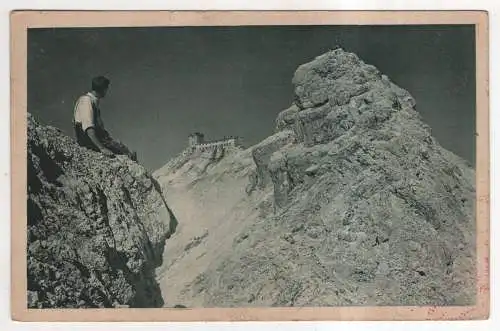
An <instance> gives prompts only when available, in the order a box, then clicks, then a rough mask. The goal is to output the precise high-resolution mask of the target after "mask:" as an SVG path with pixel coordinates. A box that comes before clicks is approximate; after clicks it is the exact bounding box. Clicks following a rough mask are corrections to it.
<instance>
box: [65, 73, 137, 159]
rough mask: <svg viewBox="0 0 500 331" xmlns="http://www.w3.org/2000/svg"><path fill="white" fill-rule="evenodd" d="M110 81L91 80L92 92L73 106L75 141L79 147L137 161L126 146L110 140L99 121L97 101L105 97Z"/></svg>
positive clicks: (135, 156)
mask: <svg viewBox="0 0 500 331" xmlns="http://www.w3.org/2000/svg"><path fill="white" fill-rule="evenodd" d="M109 84H110V80H109V79H108V78H106V77H104V76H98V77H95V78H94V79H92V90H91V91H90V92H88V93H86V94H85V95H82V96H81V97H80V98H78V101H77V102H76V105H75V112H74V118H73V126H74V128H75V134H76V140H77V142H78V144H79V145H80V146H84V147H87V148H89V149H92V150H94V151H96V152H101V153H103V154H104V155H107V156H110V157H114V156H115V155H127V156H128V157H129V158H130V159H132V160H134V161H137V154H136V153H135V152H132V151H130V150H129V149H128V148H127V146H125V145H124V144H122V143H121V142H119V141H117V140H114V139H113V138H111V136H110V134H109V133H108V131H106V129H105V128H104V124H103V122H102V119H101V110H100V108H99V100H100V99H102V98H104V97H105V96H106V93H107V92H108V88H109Z"/></svg>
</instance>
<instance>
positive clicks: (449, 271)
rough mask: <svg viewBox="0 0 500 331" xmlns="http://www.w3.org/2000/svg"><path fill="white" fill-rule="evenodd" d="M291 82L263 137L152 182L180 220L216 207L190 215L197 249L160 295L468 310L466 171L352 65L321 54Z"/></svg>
mask: <svg viewBox="0 0 500 331" xmlns="http://www.w3.org/2000/svg"><path fill="white" fill-rule="evenodd" d="M293 84H294V86H295V100H294V102H293V104H292V105H291V106H290V107H289V108H288V109H286V110H285V111H283V112H281V113H280V114H279V116H278V118H277V120H276V132H275V133H274V134H273V135H272V136H270V137H269V138H267V139H265V140H264V141H262V142H261V143H259V144H257V145H256V146H253V147H252V148H250V149H249V150H247V151H245V152H244V153H243V152H242V153H240V154H239V155H237V156H234V157H233V159H232V161H231V159H228V160H226V161H225V163H223V164H219V165H218V166H217V167H214V168H213V169H209V170H208V171H207V172H206V173H204V174H203V175H199V176H196V175H193V176H191V177H189V176H187V175H186V174H187V172H185V173H179V174H177V175H175V174H172V173H170V174H163V176H164V178H169V180H170V181H169V182H164V181H163V180H162V178H160V179H159V180H160V182H161V184H162V185H165V187H170V185H172V186H175V190H176V195H178V196H183V197H192V198H191V199H192V201H193V202H192V203H186V201H189V200H188V198H186V199H183V200H182V203H181V201H180V200H179V202H177V201H176V202H175V203H174V204H173V208H174V210H178V211H179V213H183V214H188V213H189V214H193V215H198V214H197V212H196V209H197V208H198V206H201V208H202V209H203V210H207V208H208V207H207V206H208V205H209V202H210V203H211V204H212V205H213V206H214V207H213V208H217V213H203V211H200V212H199V213H200V215H203V217H202V218H196V220H200V222H199V223H200V224H197V225H196V226H198V227H199V228H200V229H199V231H197V232H196V235H197V236H199V235H200V234H201V233H202V230H203V231H207V233H208V235H207V237H206V238H205V239H204V243H205V244H206V246H205V250H204V251H203V252H202V251H201V250H196V249H194V250H193V251H192V253H189V254H187V255H186V257H183V258H182V259H179V260H178V262H176V263H177V264H175V263H174V265H173V267H172V268H171V269H169V270H166V271H165V276H164V277H165V278H164V279H165V282H164V283H162V286H163V287H164V288H165V289H166V290H165V291H164V293H169V287H168V281H169V279H170V278H172V279H178V278H179V277H180V275H182V276H183V277H184V278H187V275H189V278H194V280H193V281H191V282H189V283H185V284H183V287H184V288H183V290H181V291H180V293H176V294H175V295H176V297H177V298H178V299H179V300H180V301H182V303H183V304H186V305H187V306H205V307H207V306H208V307H210V306H339V305H467V304H473V303H474V299H475V219H474V201H475V184H474V177H475V174H474V170H473V169H472V168H471V167H470V165H469V164H468V163H467V162H465V161H464V160H462V159H461V158H459V157H458V156H456V155H454V154H453V153H451V152H449V151H447V150H445V149H444V148H443V147H442V146H440V145H439V143H438V142H437V141H436V140H435V139H434V138H433V136H432V132H431V129H430V128H429V127H428V126H427V125H426V124H425V123H423V122H422V120H421V118H420V116H419V114H418V113H417V111H416V109H415V107H416V102H415V100H414V99H413V98H412V96H411V95H410V94H409V93H408V92H407V91H406V90H404V89H402V88H400V87H398V86H396V85H395V84H394V83H393V82H391V81H390V79H389V78H388V77H386V76H385V75H383V74H381V73H380V72H379V71H378V69H377V68H376V67H374V66H372V65H369V64H365V63H364V62H363V61H362V60H360V59H359V58H358V57H357V56H356V55H354V54H351V53H348V52H345V51H343V50H342V49H336V50H333V51H330V52H328V53H326V54H323V55H321V56H319V57H317V58H316V59H314V60H313V61H311V62H309V63H306V64H304V65H302V66H300V67H299V68H298V69H297V71H296V73H295V75H294V78H293ZM436 111H439V110H436ZM245 175H246V176H248V177H249V183H248V185H247V186H246V189H245V192H246V194H245V193H244V194H242V193H241V191H242V188H241V187H239V186H237V184H238V183H240V182H241V178H242V176H245ZM200 201H202V202H203V204H199V202H200ZM222 211H223V212H222ZM193 219H195V218H194V217H193ZM234 224H237V225H239V226H238V227H235V226H234ZM223 229H225V230H224V232H222V231H223ZM220 233H223V235H220ZM190 236H191V237H194V234H193V235H191V234H190ZM188 237H189V236H186V238H188ZM180 238H182V236H179V239H177V240H179V242H178V243H176V242H175V241H174V242H173V243H175V245H178V246H179V249H180V248H181V247H185V245H186V244H187V241H182V240H181V239H180ZM211 245H212V246H211ZM221 247H224V249H222V248H221ZM214 250H216V253H214V252H213V251H214ZM205 253H206V254H205ZM167 254H168V252H167ZM190 254H198V255H190ZM203 254H205V255H203ZM207 256H208V257H207ZM198 259H199V260H198ZM207 259H208V260H207ZM184 261H185V262H184ZM196 261H203V264H200V267H199V268H197V269H196V270H193V268H191V267H190V266H191V265H194V264H196V263H197V262H196ZM175 269H177V271H175V274H174V272H173V271H170V270H175ZM176 292H179V291H177V290H176Z"/></svg>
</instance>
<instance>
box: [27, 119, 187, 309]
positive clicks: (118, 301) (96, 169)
mask: <svg viewBox="0 0 500 331" xmlns="http://www.w3.org/2000/svg"><path fill="white" fill-rule="evenodd" d="M27 166H28V199H27V200H28V201H27V204H28V205H27V208H28V209H27V210H28V247H27V274H28V307H30V308H49V307H65V308H71V307H74V308H82V307H118V306H130V307H161V306H162V305H163V299H162V297H161V293H160V290H159V287H158V284H157V283H156V280H155V275H154V271H155V268H156V267H158V266H159V265H160V264H161V263H162V254H163V248H164V244H165V240H166V239H167V238H168V237H169V236H170V234H172V233H173V231H175V227H176V224H177V221H176V219H175V217H174V215H173V214H172V213H171V211H170V209H169V207H168V206H167V204H166V202H165V201H164V198H163V197H162V194H161V192H160V188H159V185H158V184H157V183H156V181H155V180H154V179H153V178H152V177H151V175H150V174H148V172H147V171H146V169H145V168H144V167H143V166H141V165H140V164H138V163H136V162H133V161H131V160H129V159H128V158H127V157H125V156H117V157H116V158H114V159H110V158H108V157H106V156H104V155H102V154H100V153H96V152H93V151H90V150H88V149H86V148H83V147H80V146H78V145H77V144H76V143H75V142H74V140H73V139H71V138H70V137H68V136H66V135H64V134H63V133H62V132H61V131H60V130H58V129H56V128H53V127H50V126H44V125H41V124H39V123H38V122H37V121H36V120H35V119H34V118H33V116H32V115H31V114H28V164H27Z"/></svg>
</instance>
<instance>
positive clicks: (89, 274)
mask: <svg viewBox="0 0 500 331" xmlns="http://www.w3.org/2000/svg"><path fill="white" fill-rule="evenodd" d="M476 46H477V45H476V27H475V25H474V24H405V25H403V24H400V25H396V24H388V25H356V24H352V25H326V24H322V25H314V24H309V25H300V24H295V25H280V24H279V22H277V23H276V24H275V25H241V26H230V25H226V26H130V27H122V26H120V27H98V26H97V27H35V28H29V29H28V31H27V86H26V88H27V109H26V110H27V114H26V115H23V116H27V120H26V121H27V122H26V123H27V127H26V133H27V141H26V143H27V154H26V157H27V160H26V162H27V186H26V190H27V191H26V194H27V200H26V202H27V205H26V210H27V225H26V240H27V242H26V244H27V245H26V247H25V252H26V269H25V273H26V277H27V292H26V307H27V308H29V309H44V308H171V309H172V310H174V311H178V310H189V309H197V308H252V307H254V308H255V307H260V308H273V307H346V306H347V307H379V306H380V307H383V306H434V307H436V306H437V307H441V306H449V307H452V306H459V307H466V306H474V305H476V303H477V298H478V286H477V285H478V284H477V282H478V276H477V274H478V266H477V260H478V255H477V254H478V253H477V245H478V242H477V240H478V239H477V222H478V220H477V217H476V211H477V208H476V199H477V187H476V165H477V158H476V154H477V150H476V149H477V148H479V147H476V138H477V135H478V133H477V130H476V124H477V116H476V115H477V94H476V86H477V78H476V77H477V76H476V63H477V62H476V60H477V53H476Z"/></svg>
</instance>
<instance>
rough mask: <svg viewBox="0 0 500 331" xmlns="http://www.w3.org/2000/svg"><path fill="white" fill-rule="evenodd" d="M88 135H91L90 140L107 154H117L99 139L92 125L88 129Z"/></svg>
mask: <svg viewBox="0 0 500 331" xmlns="http://www.w3.org/2000/svg"><path fill="white" fill-rule="evenodd" d="M86 133H87V135H88V136H89V138H90V140H92V142H93V143H94V145H96V146H97V148H99V150H100V151H101V152H102V153H103V154H105V155H107V156H112V155H115V154H113V152H112V151H110V150H109V149H107V148H106V147H105V146H104V145H103V144H102V143H101V141H100V140H99V138H97V134H96V132H95V129H94V128H93V127H90V128H88V129H87V131H86Z"/></svg>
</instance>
